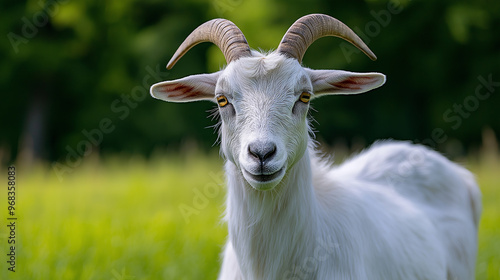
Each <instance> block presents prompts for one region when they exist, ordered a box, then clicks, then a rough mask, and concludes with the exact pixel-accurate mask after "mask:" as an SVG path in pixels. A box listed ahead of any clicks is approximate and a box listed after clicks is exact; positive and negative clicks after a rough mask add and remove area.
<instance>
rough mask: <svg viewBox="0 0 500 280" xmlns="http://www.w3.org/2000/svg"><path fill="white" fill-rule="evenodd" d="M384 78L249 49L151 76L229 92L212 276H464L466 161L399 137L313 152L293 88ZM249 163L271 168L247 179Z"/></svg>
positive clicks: (166, 92)
mask: <svg viewBox="0 0 500 280" xmlns="http://www.w3.org/2000/svg"><path fill="white" fill-rule="evenodd" d="M384 81H385V77H384V76H383V75H382V74H378V73H365V74H362V73H352V72H346V71H337V70H311V69H307V68H303V67H302V66H301V65H300V64H299V63H298V62H297V61H296V60H294V59H290V58H285V57H284V56H282V55H280V54H278V53H276V52H273V53H270V54H261V53H258V52H253V56H252V57H243V58H240V59H238V60H236V61H233V62H231V63H230V64H229V65H228V66H227V67H226V69H224V70H221V71H219V72H217V73H214V74H210V75H206V74H205V75H195V76H189V77H186V78H184V79H180V80H176V81H169V82H162V83H159V84H157V85H154V86H153V87H152V89H151V93H152V95H153V96H154V97H156V98H160V99H163V100H166V101H174V102H184V101H192V100H201V99H210V100H213V101H214V100H215V98H213V97H215V96H219V95H224V96H226V97H227V99H228V101H229V103H230V105H227V106H225V107H223V108H219V112H220V116H221V126H220V135H221V151H222V154H223V155H224V156H225V158H226V159H227V160H226V163H225V170H226V175H227V186H228V193H227V202H226V204H227V205H226V206H227V209H226V215H225V220H226V221H227V224H228V230H229V236H228V241H227V244H226V247H225V250H224V255H223V264H222V269H221V272H220V275H219V279H221V280H226V279H231V280H233V279H370V280H373V279H380V280H389V279H395V280H396V279H397V280H400V279H429V280H431V279H432V280H435V279H439V280H440V279H443V280H445V279H448V280H451V279H453V280H458V279H474V265H475V256H476V250H477V240H476V239H477V226H478V221H479V216H480V212H481V203H480V193H479V190H478V187H477V185H476V183H475V181H474V178H473V176H472V174H471V173H470V172H468V171H467V170H465V169H464V168H462V167H460V166H458V165H456V164H454V163H452V162H450V161H448V160H447V159H445V158H444V157H443V156H441V155H439V154H438V153H436V152H434V151H431V150H429V149H427V148H425V147H423V146H419V145H412V144H410V143H406V142H393V141H387V142H379V143H376V144H374V145H373V146H372V147H371V148H370V149H368V150H366V151H364V152H363V153H361V154H360V155H358V156H356V157H354V158H352V159H351V160H349V161H347V162H346V163H344V164H342V165H340V166H334V167H332V166H329V165H328V164H327V163H325V162H322V161H321V160H319V159H318V156H317V155H316V154H315V151H314V147H313V141H312V140H311V137H310V133H309V130H310V126H309V122H308V119H307V112H308V108H309V105H308V104H304V103H301V102H300V101H298V97H299V96H300V94H301V93H302V92H304V91H307V92H311V93H313V98H317V97H319V96H322V95H327V94H352V93H361V92H364V91H368V90H370V89H373V88H376V87H378V86H380V85H382V84H383V83H384ZM183 86H185V87H184V88H183ZM179 88H180V89H179ZM189 88H193V90H192V91H189V90H186V89H189ZM183 94H184V95H183ZM184 96H185V97H184ZM265 143H267V144H269V143H273V144H274V145H275V146H276V149H275V153H274V154H273V156H272V157H271V158H270V159H268V160H267V161H265V162H263V161H258V160H256V159H255V157H252V153H250V152H249V147H250V146H252V145H254V146H258V147H260V148H262V149H263V147H265ZM259 145H260V146H259ZM261 172H262V174H265V175H268V174H271V175H272V174H274V175H273V176H274V179H273V180H270V181H267V182H260V181H258V180H257V181H256V180H255V179H253V178H254V177H253V175H252V174H260V173H261Z"/></svg>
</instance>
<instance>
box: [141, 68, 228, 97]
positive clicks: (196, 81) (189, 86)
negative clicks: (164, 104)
mask: <svg viewBox="0 0 500 280" xmlns="http://www.w3.org/2000/svg"><path fill="white" fill-rule="evenodd" d="M219 75H220V72H215V73H211V74H199V75H192V76H187V77H185V78H182V79H178V80H173V81H165V82H159V83H156V84H154V85H152V86H151V89H150V93H151V96H153V97H154V98H157V99H161V100H164V101H168V102H191V101H198V100H209V101H212V102H215V99H214V96H215V85H216V84H217V79H218V78H219Z"/></svg>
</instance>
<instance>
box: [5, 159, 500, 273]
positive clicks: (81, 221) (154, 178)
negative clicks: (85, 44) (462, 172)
mask: <svg viewBox="0 0 500 280" xmlns="http://www.w3.org/2000/svg"><path fill="white" fill-rule="evenodd" d="M470 169H471V170H472V171H474V172H475V173H476V174H477V177H478V180H479V183H480V186H481V189H482V191H483V203H484V209H483V216H482V220H481V228H480V232H479V255H478V265H477V279H488V280H489V279H500V203H499V201H500V189H499V188H498V187H499V182H500V180H499V179H500V174H499V173H500V172H499V171H500V168H499V165H496V166H495V165H492V164H485V163H483V164H473V165H471V166H470ZM221 170H222V161H221V160H220V159H219V158H218V157H217V156H198V157H195V156H189V157H187V158H181V157H176V156H168V155H166V156H162V157H157V158H154V159H151V160H148V161H146V160H144V159H142V158H140V157H136V158H130V159H126V158H125V157H116V158H107V159H105V160H101V161H100V160H99V159H88V160H86V161H85V162H84V163H83V164H82V165H81V166H79V167H78V168H76V169H75V170H74V172H73V173H71V174H66V175H65V176H64V180H63V181H62V182H61V181H59V179H58V178H57V176H56V175H55V173H54V171H53V170H52V168H51V167H50V166H43V165H38V166H36V167H35V168H30V169H28V168H23V167H20V166H18V167H17V171H16V173H17V175H16V177H17V179H16V183H17V194H16V199H17V201H16V202H17V204H16V216H17V217H18V220H17V222H16V223H17V227H16V257H17V259H16V272H15V273H12V272H9V271H7V264H6V260H7V256H6V254H7V253H8V246H9V245H8V244H7V237H8V231H7V227H6V226H5V225H6V224H7V222H6V221H7V220H6V218H7V211H6V210H7V199H6V196H7V190H6V187H7V184H6V182H7V178H6V174H7V173H6V171H5V170H1V174H0V182H3V183H2V184H4V185H5V187H2V188H1V189H2V191H1V192H0V208H1V209H2V221H1V223H0V224H1V228H0V256H2V257H0V264H1V265H0V269H1V271H0V279H23V280H25V279H43V280H45V279H50V280H58V279H71V280H73V279H85V280H88V279H103V280H122V279H134V280H139V279H215V278H216V276H217V272H218V270H219V266H220V264H219V254H220V252H221V250H222V246H223V244H224V241H225V236H226V228H225V226H224V224H222V223H221V222H220V218H221V216H222V213H223V202H224V194H225V188H224V186H223V185H221V184H220V182H221V181H222V180H223V175H222V173H221ZM182 209H183V210H182ZM182 211H185V212H184V214H183V212H182ZM189 211H191V212H189Z"/></svg>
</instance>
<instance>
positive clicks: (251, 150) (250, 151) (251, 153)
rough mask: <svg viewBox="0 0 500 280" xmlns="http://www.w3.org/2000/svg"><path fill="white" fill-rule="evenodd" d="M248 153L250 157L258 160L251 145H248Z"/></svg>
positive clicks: (258, 157)
mask: <svg viewBox="0 0 500 280" xmlns="http://www.w3.org/2000/svg"><path fill="white" fill-rule="evenodd" d="M248 153H249V154H250V156H251V157H253V158H255V159H258V160H260V156H259V155H258V153H257V151H256V150H255V149H253V148H252V144H250V145H248Z"/></svg>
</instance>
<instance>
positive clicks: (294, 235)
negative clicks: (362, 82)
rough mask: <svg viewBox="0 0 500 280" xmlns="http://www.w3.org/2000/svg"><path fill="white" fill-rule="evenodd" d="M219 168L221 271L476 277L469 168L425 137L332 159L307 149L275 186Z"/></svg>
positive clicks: (475, 213) (236, 275)
mask: <svg viewBox="0 0 500 280" xmlns="http://www.w3.org/2000/svg"><path fill="white" fill-rule="evenodd" d="M311 150H312V149H311ZM225 168H226V173H227V177H228V178H227V180H228V198H227V215H226V219H227V222H228V226H229V241H228V243H227V245H226V249H225V252H224V262H223V266H222V272H221V275H220V278H219V279H380V280H383V279H384V280H385V279H450V280H451V279H473V278H474V266H475V252H476V249H477V248H476V239H477V223H478V219H479V215H480V195H479V192H478V189H477V186H476V184H475V182H474V178H473V176H472V174H471V173H470V172H468V171H467V170H465V169H464V168H462V167H460V166H458V165H456V164H454V163H452V162H450V161H448V160H447V159H445V158H444V157H442V156H441V155H439V154H437V153H436V152H433V151H431V150H428V149H427V148H425V147H423V146H418V145H411V144H409V143H406V142H392V141H387V142H379V143H377V144H375V145H373V146H372V147H371V148H370V149H368V150H367V151H364V152H363V153H361V154H360V155H358V156H356V157H354V158H353V159H351V160H349V161H347V162H346V163H344V164H342V165H340V166H337V167H333V168H332V167H329V166H327V164H326V163H325V162H321V161H320V160H318V158H317V156H316V155H315V153H314V152H312V151H310V152H309V153H305V154H304V156H303V158H302V159H301V160H300V161H299V162H298V163H297V164H296V165H295V166H294V167H293V168H292V170H290V171H289V174H288V175H287V177H285V179H284V182H283V185H279V187H278V189H277V190H276V191H274V192H265V193H262V192H258V191H255V190H254V189H252V188H251V187H249V186H248V184H247V183H246V182H245V180H244V179H243V178H242V175H241V173H240V172H239V171H238V169H237V168H236V167H235V166H234V164H232V163H231V162H227V163H226V167H225ZM237 260H242V261H241V262H238V261H237ZM242 272H243V273H242ZM242 275H245V277H243V276H242Z"/></svg>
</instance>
